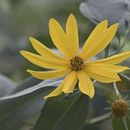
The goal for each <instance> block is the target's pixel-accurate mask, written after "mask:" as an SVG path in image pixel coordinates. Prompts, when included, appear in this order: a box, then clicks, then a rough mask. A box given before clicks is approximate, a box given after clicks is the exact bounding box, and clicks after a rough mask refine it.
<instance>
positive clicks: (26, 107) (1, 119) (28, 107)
mask: <svg viewBox="0 0 130 130" xmlns="http://www.w3.org/2000/svg"><path fill="white" fill-rule="evenodd" d="M30 82H32V79H31V80H27V84H28V85H32V84H31V83H30ZM56 83H57V80H56V81H55V80H53V81H42V82H41V83H39V84H37V85H34V84H35V83H34V84H33V85H34V86H25V85H27V84H26V82H24V84H23V85H20V87H21V88H20V90H19V91H18V90H16V91H15V90H14V93H12V95H9V96H6V97H2V98H0V128H1V129H3V130H19V129H21V128H22V127H23V126H24V125H25V124H26V123H27V121H29V120H31V119H33V118H34V117H36V116H37V115H38V114H40V112H41V110H42V108H43V105H44V100H43V96H45V95H46V94H48V93H49V92H50V90H52V89H53V88H54V87H51V86H53V85H54V86H55V85H56ZM47 85H48V86H49V87H48V86H47ZM22 87H23V88H22ZM25 88H26V89H25Z"/></svg>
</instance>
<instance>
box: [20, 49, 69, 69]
mask: <svg viewBox="0 0 130 130" xmlns="http://www.w3.org/2000/svg"><path fill="white" fill-rule="evenodd" d="M20 53H21V55H22V56H24V57H25V58H26V59H27V60H29V61H30V62H32V63H33V64H35V65H37V66H40V67H43V68H52V69H60V68H66V67H67V66H68V65H67V64H64V63H61V62H55V61H53V60H50V59H48V58H44V57H41V56H40V55H37V54H33V53H31V52H27V51H20Z"/></svg>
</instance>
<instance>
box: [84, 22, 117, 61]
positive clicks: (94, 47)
mask: <svg viewBox="0 0 130 130" xmlns="http://www.w3.org/2000/svg"><path fill="white" fill-rule="evenodd" d="M117 28H118V24H113V25H112V26H110V27H109V28H108V29H106V30H105V31H104V32H103V33H102V35H100V36H97V37H98V40H97V39H96V41H95V40H94V41H93V42H92V43H89V44H88V47H86V50H84V52H83V54H82V58H84V59H85V60H88V59H90V58H92V57H93V56H95V55H96V54H98V53H99V52H101V51H102V50H103V49H104V48H106V47H107V46H108V44H109V43H110V42H111V40H112V39H113V37H114V36H115V33H116V31H117ZM97 35H98V34H97ZM95 37H96V36H95Z"/></svg>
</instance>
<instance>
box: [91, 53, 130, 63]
mask: <svg viewBox="0 0 130 130" xmlns="http://www.w3.org/2000/svg"><path fill="white" fill-rule="evenodd" d="M129 57H130V51H129V52H123V53H120V54H117V55H114V56H111V57H108V58H105V59H101V60H96V61H92V63H103V64H118V63H120V62H122V61H124V60H125V59H127V58H129Z"/></svg>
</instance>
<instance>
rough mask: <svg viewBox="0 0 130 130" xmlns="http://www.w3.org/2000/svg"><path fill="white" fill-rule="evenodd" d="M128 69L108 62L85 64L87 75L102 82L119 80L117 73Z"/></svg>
mask: <svg viewBox="0 0 130 130" xmlns="http://www.w3.org/2000/svg"><path fill="white" fill-rule="evenodd" d="M126 69H128V67H125V66H115V65H110V64H89V63H88V64H86V65H85V67H84V70H85V72H86V73H87V74H88V76H89V77H91V78H93V79H95V80H97V81H100V82H104V83H110V82H115V81H120V80H121V79H120V77H119V76H118V73H119V72H121V71H124V70H126Z"/></svg>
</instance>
